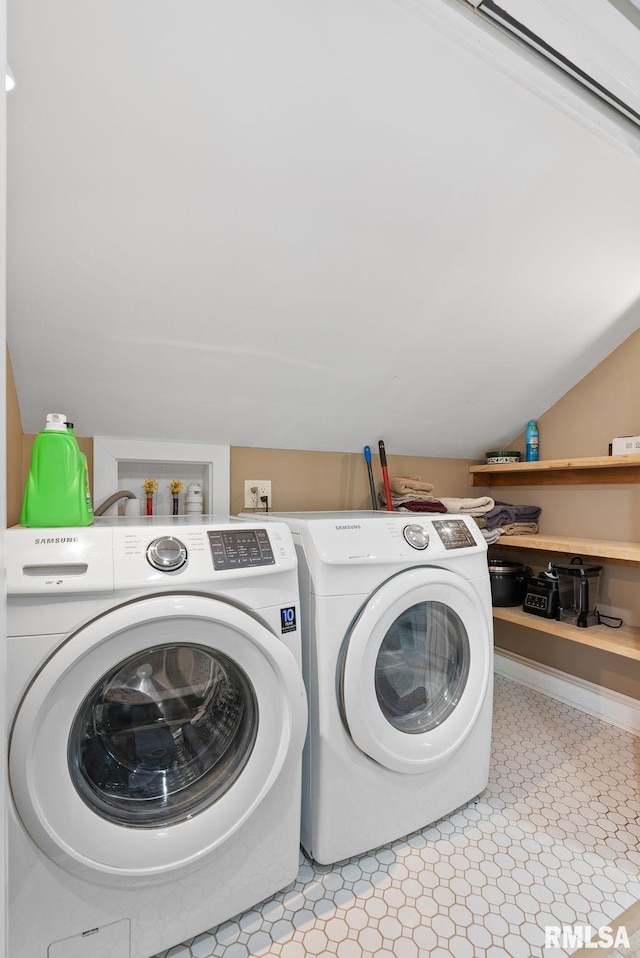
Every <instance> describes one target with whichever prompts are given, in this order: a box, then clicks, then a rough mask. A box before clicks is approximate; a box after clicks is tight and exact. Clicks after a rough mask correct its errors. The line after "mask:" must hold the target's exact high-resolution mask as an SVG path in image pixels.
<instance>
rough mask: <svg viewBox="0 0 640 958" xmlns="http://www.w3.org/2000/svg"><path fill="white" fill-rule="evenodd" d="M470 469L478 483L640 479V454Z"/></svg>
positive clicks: (525, 484) (494, 484)
mask: <svg viewBox="0 0 640 958" xmlns="http://www.w3.org/2000/svg"><path fill="white" fill-rule="evenodd" d="M469 472H470V473H471V482H472V485H474V486H544V485H560V484H564V485H569V484H574V485H583V484H586V483H596V482H601V483H613V482H616V483H621V482H640V455H634V456H594V457H592V458H590V459H541V460H539V461H538V462H508V463H501V464H500V465H497V466H487V465H484V466H470V467H469Z"/></svg>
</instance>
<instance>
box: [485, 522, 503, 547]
mask: <svg viewBox="0 0 640 958" xmlns="http://www.w3.org/2000/svg"><path fill="white" fill-rule="evenodd" d="M480 532H481V534H482V537H483V538H484V540H485V542H486V543H487V545H489V546H490V545H493V543H494V542H497V541H498V539H499V538H500V536H501V534H502V529H501V528H500V527H499V526H498V528H497V529H481V530H480Z"/></svg>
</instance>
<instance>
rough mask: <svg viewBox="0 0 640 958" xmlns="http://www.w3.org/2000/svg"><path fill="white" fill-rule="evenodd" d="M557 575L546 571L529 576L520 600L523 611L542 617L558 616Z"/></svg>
mask: <svg viewBox="0 0 640 958" xmlns="http://www.w3.org/2000/svg"><path fill="white" fill-rule="evenodd" d="M558 595H559V593H558V577H557V576H555V575H551V574H549V573H548V572H540V573H538V575H537V576H533V575H532V576H530V577H529V580H528V582H527V585H526V587H525V593H524V599H523V600H522V610H523V612H529V613H530V614H531V615H540V616H542V618H544V619H557V618H558V609H559V601H558Z"/></svg>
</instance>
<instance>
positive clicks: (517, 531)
mask: <svg viewBox="0 0 640 958" xmlns="http://www.w3.org/2000/svg"><path fill="white" fill-rule="evenodd" d="M501 528H502V535H503V536H534V535H535V534H536V532H537V531H538V523H537V522H509V523H508V524H507V525H506V526H502V527H501Z"/></svg>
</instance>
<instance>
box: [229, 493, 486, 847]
mask: <svg viewBox="0 0 640 958" xmlns="http://www.w3.org/2000/svg"><path fill="white" fill-rule="evenodd" d="M246 518H247V519H250V516H249V514H246ZM272 518H273V519H274V520H276V521H283V520H284V521H285V522H286V523H287V524H288V525H289V527H290V528H291V531H292V532H293V538H294V542H295V543H296V548H297V551H298V568H299V578H300V599H301V606H302V640H303V672H304V675H305V681H306V685H307V695H308V698H309V731H308V738H307V744H306V747H305V755H304V761H303V804H302V844H303V846H304V848H305V849H306V850H307V852H308V853H309V854H310V855H311V856H312V858H314V859H315V860H316V861H318V862H321V863H323V864H328V863H330V862H336V861H339V860H341V859H344V858H349V857H351V856H352V855H358V854H360V853H362V852H365V851H368V850H370V849H373V848H376V847H378V846H380V845H383V844H385V843H386V842H389V841H393V840H395V839H397V838H400V837H401V836H404V835H406V834H408V833H410V832H412V831H414V830H416V829H418V828H422V827H423V826H425V825H427V824H429V823H430V822H433V821H435V820H437V819H438V818H440V817H441V816H443V815H446V814H449V813H450V812H451V811H453V810H454V809H456V808H458V807H460V806H461V805H463V804H465V803H466V802H468V801H469V800H470V799H472V798H474V797H475V796H477V795H478V794H479V793H480V792H482V790H483V789H484V788H485V786H486V784H487V780H488V774H489V754H490V746H491V720H492V697H493V631H492V616H491V590H490V584H489V573H488V568H487V558H486V551H487V547H486V543H485V541H484V539H483V537H482V535H481V534H480V531H479V529H478V527H477V526H476V524H475V523H474V522H473V520H472V519H470V518H468V517H465V516H457V515H456V516H449V515H446V516H443V515H437V516H425V515H420V516H417V515H410V514H407V513H403V514H401V513H390V512H338V513H328V512H327V513H322V512H318V513H297V514H296V513H288V514H287V513H281V514H279V515H277V516H273V517H272Z"/></svg>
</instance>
